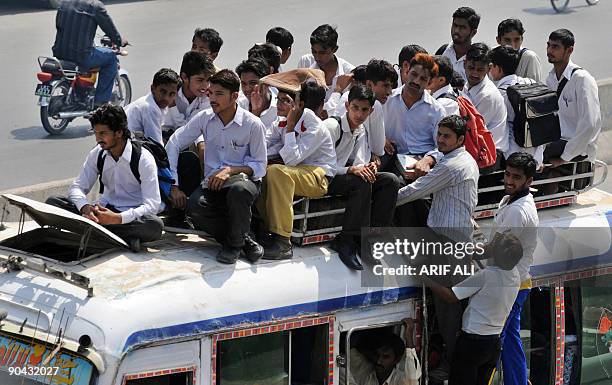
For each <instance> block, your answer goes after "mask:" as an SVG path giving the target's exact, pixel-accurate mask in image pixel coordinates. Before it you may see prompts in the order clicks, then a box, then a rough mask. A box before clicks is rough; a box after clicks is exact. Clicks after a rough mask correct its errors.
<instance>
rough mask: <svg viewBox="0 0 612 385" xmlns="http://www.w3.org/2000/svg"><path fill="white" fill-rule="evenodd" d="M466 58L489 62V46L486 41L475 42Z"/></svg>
mask: <svg viewBox="0 0 612 385" xmlns="http://www.w3.org/2000/svg"><path fill="white" fill-rule="evenodd" d="M465 60H466V61H468V60H470V61H477V62H481V63H487V64H488V63H489V46H487V45H486V44H485V43H474V44H472V45H471V46H470V48H468V50H467V52H466V54H465Z"/></svg>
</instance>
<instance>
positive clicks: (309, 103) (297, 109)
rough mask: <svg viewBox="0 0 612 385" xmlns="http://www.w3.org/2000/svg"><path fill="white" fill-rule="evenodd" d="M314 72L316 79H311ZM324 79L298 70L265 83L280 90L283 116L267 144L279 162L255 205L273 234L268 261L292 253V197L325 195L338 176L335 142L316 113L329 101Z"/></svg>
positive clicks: (317, 73) (317, 72) (272, 166)
mask: <svg viewBox="0 0 612 385" xmlns="http://www.w3.org/2000/svg"><path fill="white" fill-rule="evenodd" d="M311 76H316V78H315V79H311V80H307V79H309V78H310V77H311ZM323 79H324V77H323V74H322V73H321V71H320V70H314V69H298V70H293V71H288V72H284V73H280V74H274V75H270V76H267V77H266V78H264V79H262V82H263V83H264V84H268V85H273V86H276V87H277V88H278V90H279V92H278V99H277V111H278V115H279V119H278V120H277V121H276V122H275V123H274V124H273V125H272V129H271V130H270V131H269V132H268V135H267V137H266V144H267V148H268V156H269V157H270V156H274V155H276V156H277V163H281V164H270V165H268V169H267V174H266V178H265V179H264V184H263V188H262V195H261V197H260V199H259V201H258V203H257V207H258V211H259V213H260V214H261V215H262V216H263V219H264V222H265V223H266V225H267V229H268V230H269V231H270V232H271V233H273V235H274V242H273V243H272V244H271V245H270V247H267V248H266V252H265V255H264V258H266V259H290V258H291V257H292V256H293V252H292V249H291V241H290V237H291V231H292V230H293V197H294V195H299V196H305V197H311V198H315V197H322V196H323V195H325V194H326V193H327V187H328V185H329V183H330V182H331V179H332V178H333V177H334V175H335V174H336V152H335V150H334V143H333V142H332V140H331V137H330V135H329V132H328V131H327V129H326V128H325V125H324V124H323V122H322V121H321V119H319V118H318V117H317V115H316V112H317V111H320V110H321V109H322V108H323V101H324V99H325V89H324V88H323V86H322V85H321V84H324V80H323ZM306 80H307V81H306ZM283 83H285V85H283ZM300 84H301V85H300ZM298 85H299V88H297V87H298ZM298 89H299V91H297V90H298Z"/></svg>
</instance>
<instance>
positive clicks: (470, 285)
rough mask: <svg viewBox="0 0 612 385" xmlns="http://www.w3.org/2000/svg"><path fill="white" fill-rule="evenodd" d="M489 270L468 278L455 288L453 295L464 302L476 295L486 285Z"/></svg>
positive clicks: (478, 272) (480, 271)
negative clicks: (465, 299) (486, 275)
mask: <svg viewBox="0 0 612 385" xmlns="http://www.w3.org/2000/svg"><path fill="white" fill-rule="evenodd" d="M486 272H487V270H486V269H483V270H479V271H477V272H476V273H475V274H474V275H471V276H469V277H467V278H466V279H465V280H463V281H461V282H460V283H458V284H457V285H455V286H453V289H452V290H453V293H455V296H456V297H457V299H459V300H462V299H464V298H468V297H471V296H473V295H474V294H476V293H477V292H478V291H479V290H480V289H482V287H483V286H484V284H485V278H486V277H485V274H486Z"/></svg>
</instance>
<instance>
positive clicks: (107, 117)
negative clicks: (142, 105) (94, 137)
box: [89, 103, 130, 139]
mask: <svg viewBox="0 0 612 385" xmlns="http://www.w3.org/2000/svg"><path fill="white" fill-rule="evenodd" d="M89 123H91V127H92V128H93V127H94V126H95V125H96V124H104V125H105V126H108V128H110V129H111V131H113V132H117V131H122V132H123V139H128V138H129V137H130V130H128V123H127V116H126V115H125V111H124V110H123V108H122V107H121V106H116V105H113V104H110V103H106V104H103V105H101V106H100V107H98V109H96V110H95V111H94V112H93V114H91V116H90V117H89Z"/></svg>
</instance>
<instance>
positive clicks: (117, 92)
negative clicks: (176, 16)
mask: <svg viewBox="0 0 612 385" xmlns="http://www.w3.org/2000/svg"><path fill="white" fill-rule="evenodd" d="M100 44H101V45H102V46H104V47H109V48H111V49H112V50H113V51H114V52H115V54H116V55H118V56H127V51H125V50H121V49H119V48H117V47H115V46H114V44H113V43H112V42H111V40H110V38H108V37H106V36H104V37H102V38H101V39H100ZM38 65H39V66H40V69H41V72H38V73H37V74H36V77H37V78H38V80H39V81H40V84H38V85H37V86H36V90H35V91H34V94H35V95H36V96H38V97H39V99H38V105H40V120H41V122H42V125H43V128H44V129H45V131H47V132H48V133H49V134H51V135H59V134H61V133H62V132H63V131H64V130H65V129H66V127H68V124H69V123H70V122H72V121H73V120H74V119H76V118H79V117H85V118H87V117H89V116H90V115H91V113H92V112H93V111H94V110H95V108H94V97H95V94H96V87H95V85H96V80H97V78H98V69H97V68H92V69H90V70H89V71H87V72H82V71H81V70H80V69H79V67H78V66H77V64H76V63H73V62H70V61H67V60H60V59H57V58H55V57H47V56H39V57H38ZM131 100H132V85H131V83H130V78H129V76H128V72H127V71H126V70H125V69H123V68H121V65H119V64H118V72H117V76H116V78H115V83H114V85H113V91H112V97H111V103H113V104H115V105H120V106H122V107H125V106H127V105H128V104H129V103H130V102H131Z"/></svg>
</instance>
